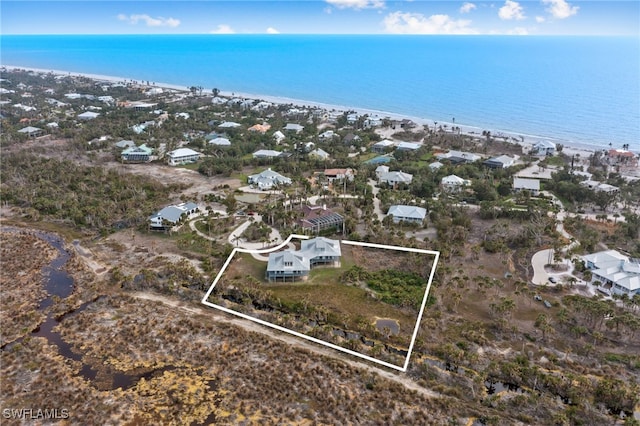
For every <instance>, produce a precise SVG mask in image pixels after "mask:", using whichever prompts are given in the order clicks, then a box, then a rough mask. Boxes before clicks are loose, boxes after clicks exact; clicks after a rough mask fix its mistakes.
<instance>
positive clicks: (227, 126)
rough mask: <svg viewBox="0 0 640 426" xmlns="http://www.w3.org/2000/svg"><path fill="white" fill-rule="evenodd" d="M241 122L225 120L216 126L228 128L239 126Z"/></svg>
mask: <svg viewBox="0 0 640 426" xmlns="http://www.w3.org/2000/svg"><path fill="white" fill-rule="evenodd" d="M240 126H241V124H239V123H234V122H233V121H225V122H224V123H222V124H220V125H219V126H218V127H221V128H223V129H230V128H233V127H240Z"/></svg>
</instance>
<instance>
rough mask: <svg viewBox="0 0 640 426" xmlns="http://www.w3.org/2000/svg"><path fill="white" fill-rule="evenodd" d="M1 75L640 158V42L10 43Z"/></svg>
mask: <svg viewBox="0 0 640 426" xmlns="http://www.w3.org/2000/svg"><path fill="white" fill-rule="evenodd" d="M0 64H2V65H11V66H22V67H31V68H42V69H56V70H65V71H72V72H80V73H90V74H100V75H109V76H117V77H122V78H123V79H124V78H127V79H134V80H144V81H147V80H148V81H150V82H156V83H167V84H173V85H180V86H203V87H204V88H205V89H206V90H211V89H212V88H214V87H215V88H218V89H220V90H222V91H224V92H233V93H248V94H257V95H263V96H270V97H286V98H291V99H296V100H300V101H299V102H300V104H304V103H305V101H308V102H319V103H325V104H331V105H336V106H340V107H342V108H344V107H351V108H354V109H358V110H361V109H367V110H377V111H383V112H387V113H393V114H397V115H405V116H409V117H416V118H420V119H429V120H435V121H439V122H440V123H445V122H449V123H450V122H452V121H455V123H456V124H460V125H468V126H474V127H478V128H481V129H486V130H490V131H491V132H492V133H494V134H496V133H499V132H509V133H515V134H522V135H537V136H542V137H546V138H549V139H551V140H554V141H557V142H559V143H565V144H567V145H571V146H578V147H586V148H591V149H593V148H608V147H609V144H611V146H613V147H618V148H620V147H621V146H622V145H623V144H629V146H630V148H631V149H632V150H634V151H639V150H640V42H639V41H638V39H637V38H635V37H514V36H389V35H386V36H375V35H374V36H370V35H361V36H354V35H348V36H344V35H335V36H327V35H321V36H320V35H160V36H159V35H118V36H113V35H104V36H76V35H74V36H2V37H1V38H0ZM257 95H256V96H257ZM454 119H455V120H454Z"/></svg>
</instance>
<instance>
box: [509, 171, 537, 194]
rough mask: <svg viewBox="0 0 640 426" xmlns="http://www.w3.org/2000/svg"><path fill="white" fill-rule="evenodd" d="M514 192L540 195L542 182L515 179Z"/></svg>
mask: <svg viewBox="0 0 640 426" xmlns="http://www.w3.org/2000/svg"><path fill="white" fill-rule="evenodd" d="M513 190H514V191H516V192H519V191H529V192H530V193H531V195H534V196H536V195H538V194H539V193H540V181H539V180H538V179H527V178H521V177H516V176H514V177H513Z"/></svg>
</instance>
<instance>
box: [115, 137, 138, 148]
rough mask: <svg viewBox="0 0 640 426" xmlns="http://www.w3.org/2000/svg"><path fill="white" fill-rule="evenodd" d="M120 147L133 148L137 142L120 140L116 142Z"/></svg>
mask: <svg viewBox="0 0 640 426" xmlns="http://www.w3.org/2000/svg"><path fill="white" fill-rule="evenodd" d="M115 145H116V146H117V147H118V148H131V147H134V146H136V143H135V142H134V141H130V140H125V139H123V140H121V141H120V142H116V144H115Z"/></svg>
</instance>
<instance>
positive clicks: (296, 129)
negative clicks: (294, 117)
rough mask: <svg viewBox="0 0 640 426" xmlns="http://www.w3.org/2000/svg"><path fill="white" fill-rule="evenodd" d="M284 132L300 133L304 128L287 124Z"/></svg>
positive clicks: (294, 124)
mask: <svg viewBox="0 0 640 426" xmlns="http://www.w3.org/2000/svg"><path fill="white" fill-rule="evenodd" d="M284 130H286V131H288V132H295V133H300V132H301V131H303V130H304V126H301V125H300V124H296V123H288V124H287V125H286V126H284Z"/></svg>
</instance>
